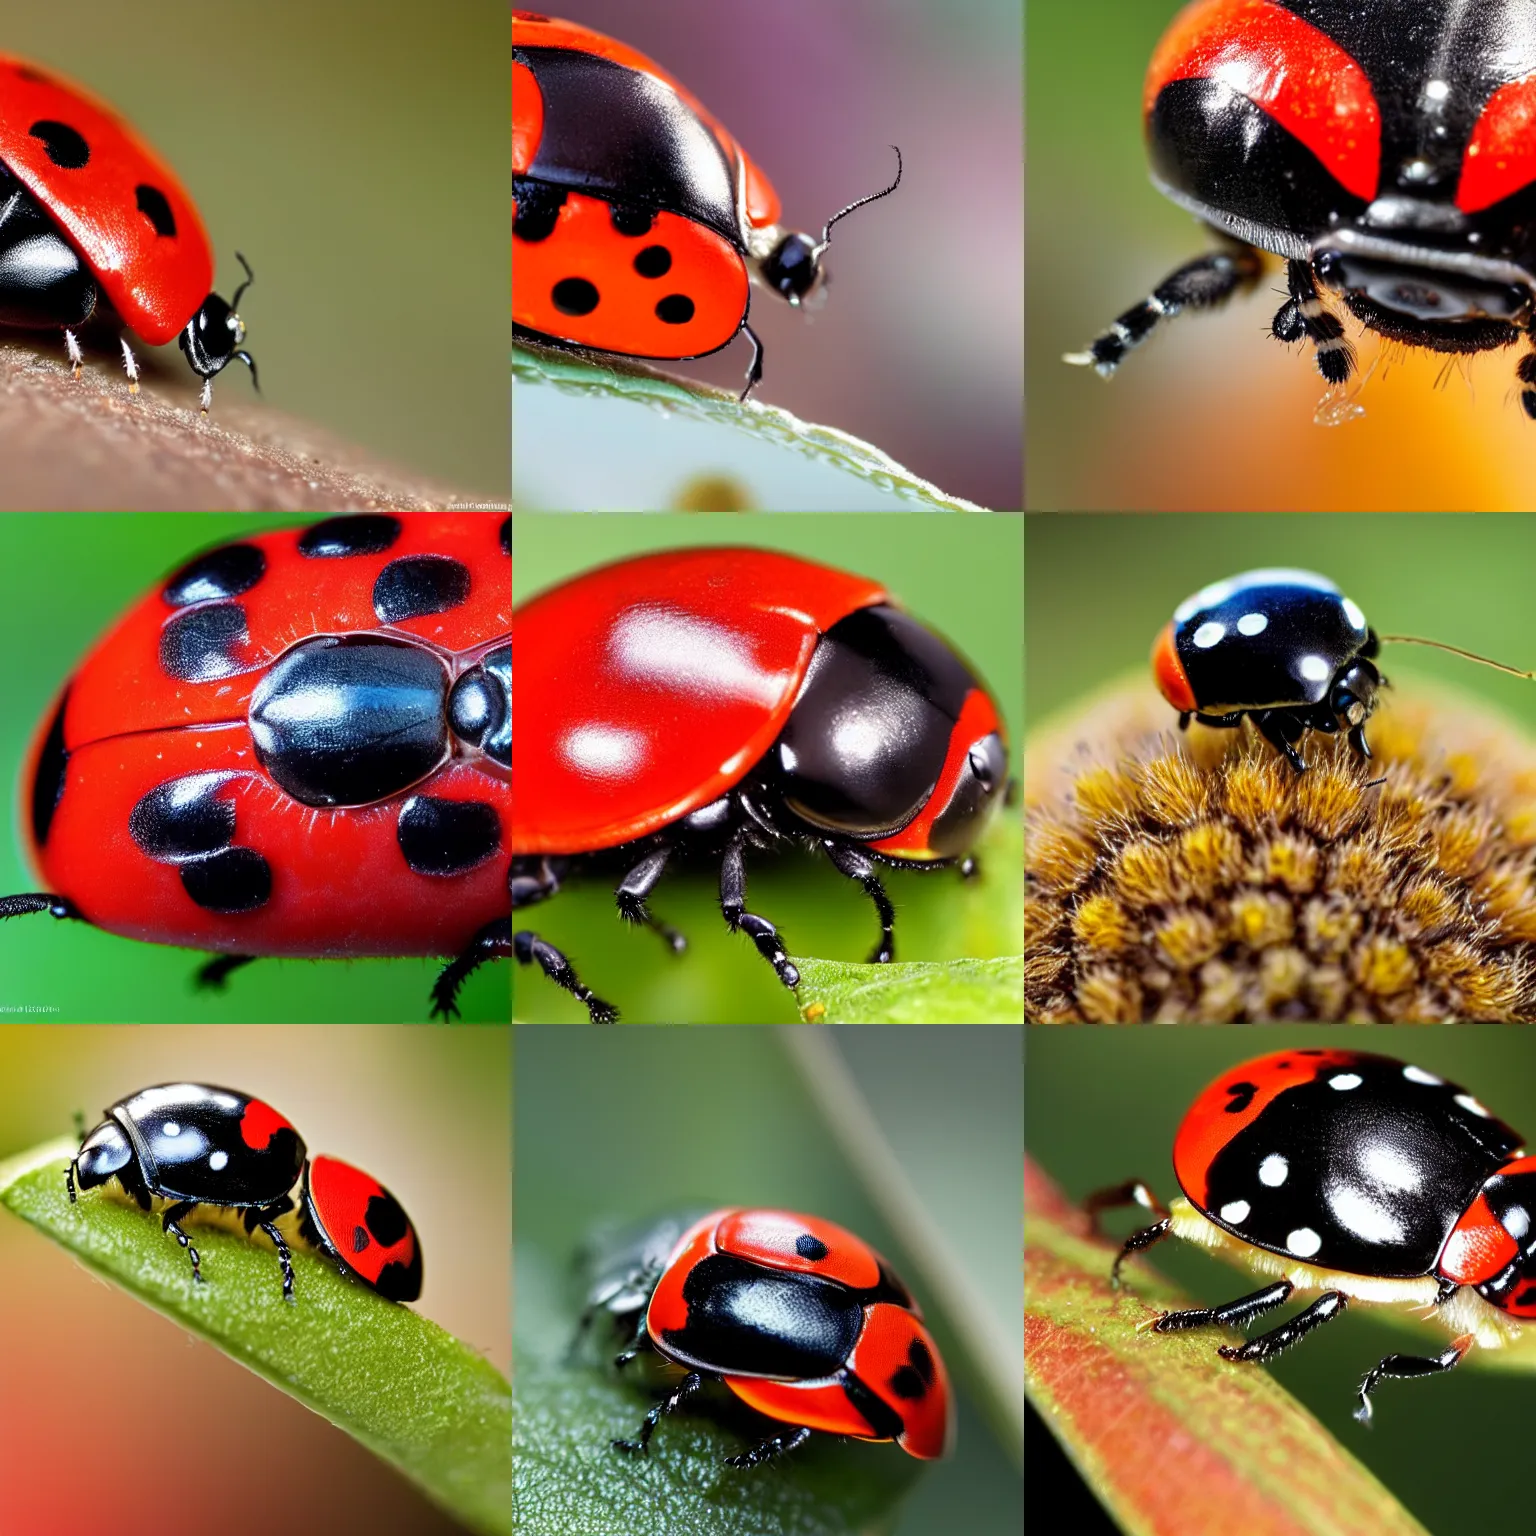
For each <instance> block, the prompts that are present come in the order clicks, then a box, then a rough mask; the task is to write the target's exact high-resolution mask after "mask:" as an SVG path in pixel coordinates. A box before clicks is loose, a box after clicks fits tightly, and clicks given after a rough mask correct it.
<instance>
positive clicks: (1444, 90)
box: [1424, 80, 1451, 101]
mask: <svg viewBox="0 0 1536 1536" xmlns="http://www.w3.org/2000/svg"><path fill="white" fill-rule="evenodd" d="M1450 94H1451V87H1450V85H1449V83H1448V82H1447V81H1444V80H1426V81H1425V82H1424V99H1425V101H1444V100H1445V99H1446V98H1447V97H1448V96H1449V95H1450Z"/></svg>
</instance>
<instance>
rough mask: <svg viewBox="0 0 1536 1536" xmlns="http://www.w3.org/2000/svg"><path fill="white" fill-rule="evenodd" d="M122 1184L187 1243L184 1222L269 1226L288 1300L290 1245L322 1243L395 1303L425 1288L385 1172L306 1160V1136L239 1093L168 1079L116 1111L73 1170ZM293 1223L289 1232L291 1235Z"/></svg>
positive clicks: (86, 1184)
mask: <svg viewBox="0 0 1536 1536" xmlns="http://www.w3.org/2000/svg"><path fill="white" fill-rule="evenodd" d="M109 1183H115V1184H116V1186H117V1190H118V1191H119V1192H120V1193H121V1194H123V1195H124V1196H126V1197H127V1198H128V1199H130V1200H132V1201H133V1203H134V1204H136V1205H137V1206H138V1207H139V1208H140V1209H141V1210H145V1211H149V1210H153V1211H155V1212H156V1213H157V1214H158V1215H159V1216H160V1224H161V1226H162V1228H163V1229H164V1230H165V1231H166V1232H168V1233H169V1234H170V1235H171V1236H172V1237H174V1238H175V1239H176V1241H177V1242H178V1243H180V1244H181V1246H182V1247H183V1248H184V1249H185V1250H186V1252H187V1256H188V1257H189V1258H190V1260H191V1262H192V1280H193V1283H194V1284H195V1285H200V1284H202V1283H203V1268H202V1258H201V1255H199V1253H198V1251H197V1249H196V1248H195V1247H194V1246H193V1245H192V1242H191V1241H190V1239H189V1238H188V1237H187V1234H186V1232H185V1231H184V1230H183V1228H182V1225H181V1223H182V1222H184V1221H187V1220H188V1219H189V1218H190V1219H196V1220H201V1221H204V1222H207V1223H209V1224H219V1223H220V1221H221V1220H222V1221H224V1222H230V1221H232V1222H233V1224H234V1225H235V1226H236V1227H237V1229H238V1230H243V1231H244V1232H245V1233H246V1234H252V1233H255V1232H257V1231H260V1232H263V1233H265V1234H266V1236H267V1237H268V1238H269V1239H270V1241H271V1243H272V1245H273V1247H274V1248H276V1250H277V1258H278V1263H279V1265H280V1266H281V1267H282V1274H283V1299H284V1300H285V1301H292V1300H293V1298H294V1280H293V1260H292V1258H291V1256H290V1250H289V1244H290V1243H293V1244H296V1245H297V1246H299V1247H301V1248H306V1249H313V1250H314V1251H316V1252H318V1253H321V1254H324V1255H325V1256H326V1257H327V1258H328V1259H330V1260H331V1262H332V1263H334V1264H335V1265H337V1267H338V1268H339V1269H340V1270H341V1271H342V1273H343V1274H345V1275H348V1276H349V1277H351V1278H352V1279H354V1280H357V1281H359V1282H361V1283H362V1284H364V1285H366V1286H368V1287H369V1289H370V1290H374V1291H377V1292H378V1293H379V1294H380V1295H381V1296H384V1297H387V1298H388V1299H389V1300H391V1301H415V1300H416V1299H417V1297H419V1296H420V1295H421V1275H422V1264H421V1245H420V1243H419V1242H418V1240H417V1237H416V1229H415V1228H414V1227H413V1226H412V1225H411V1220H410V1218H409V1217H408V1216H407V1215H406V1214H405V1211H404V1209H403V1208H402V1207H401V1205H400V1202H399V1201H398V1200H396V1199H395V1197H394V1196H393V1195H392V1194H390V1192H389V1191H388V1190H387V1189H385V1188H384V1186H383V1185H382V1184H380V1183H379V1182H378V1181H377V1180H376V1179H374V1178H372V1177H371V1176H370V1175H368V1174H366V1173H363V1172H362V1171H361V1170H359V1169H357V1168H354V1167H352V1166H351V1165H350V1164H348V1163H343V1162H341V1161H340V1160H339V1159H337V1158H333V1157H316V1158H309V1159H307V1158H306V1157H305V1147H304V1142H303V1140H302V1138H301V1137H300V1136H299V1133H298V1131H296V1130H295V1129H294V1127H293V1126H292V1125H291V1124H290V1123H289V1122H288V1120H287V1119H285V1118H284V1117H283V1116H282V1115H281V1114H279V1113H278V1111H277V1110H275V1109H273V1108H272V1106H271V1105H270V1104H267V1103H265V1102H264V1101H263V1100H261V1099H257V1098H252V1097H251V1096H250V1095H249V1094H245V1093H240V1092H238V1091H236V1090H235V1089H232V1088H218V1087H212V1086H210V1085H208V1084H205V1083H162V1084H160V1085H158V1086H156V1087H153V1088H142V1089H140V1090H139V1092H137V1093H135V1094H131V1095H130V1096H129V1097H128V1098H126V1099H120V1100H119V1101H118V1102H117V1103H116V1104H113V1105H111V1106H110V1107H109V1108H108V1109H107V1111H106V1118H105V1119H103V1120H102V1122H101V1124H100V1125H98V1126H97V1127H96V1128H95V1129H94V1130H93V1131H91V1132H90V1134H89V1135H87V1136H85V1137H83V1138H82V1140H81V1143H80V1150H79V1152H78V1153H77V1154H76V1155H75V1157H74V1159H73V1160H72V1161H71V1162H70V1164H69V1167H68V1168H67V1169H66V1170H65V1173H64V1184H65V1188H66V1189H67V1190H68V1192H69V1200H70V1204H71V1205H74V1204H76V1203H77V1198H76V1193H75V1192H76V1189H77V1188H78V1189H79V1190H81V1191H85V1190H90V1189H96V1188H98V1187H100V1186H104V1185H107V1184H109ZM285 1230H286V1237H285Z"/></svg>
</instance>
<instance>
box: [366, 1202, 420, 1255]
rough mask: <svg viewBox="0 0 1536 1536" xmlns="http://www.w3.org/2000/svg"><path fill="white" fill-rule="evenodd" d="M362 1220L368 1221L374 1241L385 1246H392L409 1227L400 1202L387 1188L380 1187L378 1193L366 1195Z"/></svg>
mask: <svg viewBox="0 0 1536 1536" xmlns="http://www.w3.org/2000/svg"><path fill="white" fill-rule="evenodd" d="M363 1220H364V1221H365V1222H367V1223H368V1230H369V1231H370V1232H371V1233H373V1237H374V1241H375V1242H377V1243H379V1244H381V1245H382V1246H383V1247H385V1248H393V1247H394V1246H395V1244H396V1243H398V1242H399V1241H400V1239H401V1238H402V1237H404V1236H405V1234H406V1233H407V1232H409V1231H410V1229H411V1224H410V1222H408V1221H407V1220H406V1219H405V1211H404V1209H403V1208H402V1206H401V1204H400V1202H399V1201H398V1200H396V1199H395V1197H394V1196H393V1195H392V1194H390V1192H389V1191H388V1190H387V1189H381V1190H380V1191H379V1192H378V1194H376V1195H370V1196H369V1197H368V1209H367V1210H366V1211H365V1212H364V1213H363Z"/></svg>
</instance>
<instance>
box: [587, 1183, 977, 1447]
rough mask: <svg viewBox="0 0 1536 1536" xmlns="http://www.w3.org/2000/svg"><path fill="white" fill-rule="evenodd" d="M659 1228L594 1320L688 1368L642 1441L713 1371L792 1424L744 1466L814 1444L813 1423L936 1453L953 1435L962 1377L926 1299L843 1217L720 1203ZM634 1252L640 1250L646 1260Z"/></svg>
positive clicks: (624, 1357) (601, 1289) (614, 1281)
mask: <svg viewBox="0 0 1536 1536" xmlns="http://www.w3.org/2000/svg"><path fill="white" fill-rule="evenodd" d="M680 1228H681V1223H680V1222H676V1221H673V1222H668V1223H663V1224H662V1225H660V1226H658V1227H657V1228H656V1229H655V1230H654V1231H652V1232H650V1233H647V1234H646V1235H645V1237H644V1238H642V1239H641V1241H640V1242H639V1243H638V1244H636V1246H635V1249H634V1251H633V1253H632V1254H629V1255H626V1256H625V1257H624V1259H623V1261H622V1264H621V1265H620V1267H621V1268H624V1269H625V1272H624V1273H623V1274H622V1275H619V1274H613V1275H610V1276H605V1277H604V1278H603V1279H601V1280H600V1281H599V1283H598V1284H597V1285H596V1286H595V1287H594V1289H593V1292H592V1294H591V1295H590V1296H589V1298H588V1307H587V1311H586V1313H585V1314H584V1315H583V1318H582V1324H583V1327H585V1325H586V1324H587V1323H588V1322H589V1321H590V1320H591V1318H592V1316H593V1315H595V1313H597V1312H599V1311H604V1312H607V1313H609V1314H610V1315H611V1316H612V1317H614V1318H615V1319H617V1320H619V1321H620V1322H621V1323H623V1324H625V1325H626V1327H628V1328H632V1329H633V1330H634V1339H635V1342H634V1344H633V1345H632V1346H631V1347H630V1348H629V1349H627V1350H625V1352H624V1353H623V1354H621V1355H619V1356H618V1358H617V1359H616V1360H615V1362H614V1363H615V1364H616V1365H618V1366H621V1367H622V1366H624V1365H627V1364H628V1363H629V1362H630V1361H631V1360H633V1359H635V1357H636V1356H637V1355H639V1354H641V1353H642V1352H643V1351H650V1352H653V1353H654V1354H656V1355H658V1356H660V1358H661V1359H662V1361H664V1362H666V1363H667V1364H669V1365H674V1366H680V1367H682V1368H683V1369H684V1370H685V1371H687V1373H688V1374H687V1375H686V1376H684V1377H683V1380H682V1382H681V1383H680V1384H679V1385H678V1387H677V1388H676V1390H675V1391H673V1392H672V1393H671V1394H670V1395H669V1396H668V1397H667V1398H666V1399H665V1400H664V1401H663V1402H660V1403H658V1404H657V1405H656V1407H654V1408H652V1409H651V1411H650V1412H649V1413H648V1414H646V1416H645V1422H644V1424H643V1425H642V1426H641V1428H640V1434H639V1438H638V1439H636V1440H615V1441H614V1442H613V1444H614V1445H615V1446H616V1447H617V1448H618V1449H620V1450H624V1451H632V1452H643V1451H645V1450H646V1449H647V1448H648V1447H649V1445H650V1440H651V1435H652V1434H653V1433H654V1432H655V1429H656V1425H657V1423H658V1422H659V1421H660V1419H661V1416H662V1415H663V1414H666V1413H671V1412H672V1411H673V1410H674V1409H676V1408H677V1407H679V1406H680V1405H681V1404H682V1402H683V1401H684V1400H685V1399H686V1398H687V1397H689V1396H690V1395H691V1394H692V1393H694V1392H696V1391H698V1390H699V1388H700V1387H702V1386H703V1385H704V1383H705V1382H706V1381H720V1382H723V1383H724V1384H725V1386H726V1387H728V1388H729V1389H730V1391H731V1392H732V1393H734V1394H735V1395H736V1396H737V1397H739V1398H740V1399H741V1400H742V1402H744V1403H746V1404H747V1405H748V1406H749V1407H751V1408H755V1409H756V1410H757V1411H758V1412H759V1413H761V1414H763V1415H764V1416H765V1417H767V1418H770V1419H774V1420H777V1421H778V1422H779V1423H781V1424H788V1425H791V1426H793V1427H792V1428H790V1429H788V1430H786V1431H781V1432H780V1433H778V1434H776V1435H773V1436H771V1437H769V1438H768V1439H765V1440H763V1441H761V1442H760V1443H759V1444H757V1445H755V1446H753V1447H752V1449H751V1450H749V1451H747V1452H745V1453H744V1454H743V1455H740V1456H728V1457H727V1458H726V1464H727V1465H728V1466H732V1467H754V1466H756V1465H757V1464H758V1463H759V1462H762V1461H766V1460H768V1459H769V1458H770V1457H773V1456H779V1455H782V1454H784V1453H785V1452H786V1451H792V1450H794V1449H795V1448H796V1447H797V1446H800V1445H803V1444H804V1443H805V1441H806V1440H808V1439H809V1438H810V1435H811V1431H812V1430H821V1431H823V1432H824V1433H826V1434H832V1435H848V1436H851V1437H852V1438H854V1439H857V1440H894V1441H895V1442H896V1443H897V1444H898V1445H899V1446H900V1447H901V1448H902V1450H904V1451H906V1452H907V1454H908V1455H910V1456H916V1457H918V1458H919V1459H920V1460H923V1461H931V1460H934V1459H936V1458H937V1457H940V1456H944V1455H947V1454H948V1452H949V1451H950V1449H951V1448H952V1446H953V1444H954V1432H955V1425H954V1409H953V1400H952V1398H951V1395H950V1388H949V1377H948V1376H947V1375H946V1374H945V1370H944V1362H943V1360H942V1359H941V1358H940V1356H939V1350H938V1346H937V1345H936V1344H935V1343H934V1342H933V1336H932V1335H931V1334H930V1333H929V1332H928V1330H927V1328H926V1327H924V1325H923V1314H922V1309H921V1308H920V1307H919V1306H918V1305H917V1303H916V1302H915V1301H913V1299H912V1297H911V1296H910V1294H909V1293H908V1291H907V1289H906V1287H905V1286H904V1285H903V1284H902V1283H901V1281H900V1280H899V1279H898V1278H897V1277H896V1275H895V1274H894V1273H893V1272H892V1270H891V1267H890V1265H889V1264H887V1263H886V1261H885V1260H884V1259H883V1258H881V1256H880V1255H879V1254H878V1253H876V1252H875V1250H874V1249H873V1248H871V1247H870V1246H869V1244H868V1243H866V1242H864V1241H863V1240H862V1239H861V1238H858V1237H855V1236H854V1235H853V1233H851V1232H849V1231H847V1230H846V1229H845V1228H843V1227H839V1226H836V1225H834V1224H833V1223H832V1222H830V1221H823V1220H821V1219H820V1218H819V1217H815V1216H799V1215H796V1214H795V1213H794V1212H792V1211H765V1210H720V1211H715V1212H713V1213H712V1214H710V1215H708V1216H705V1217H703V1218H702V1219H701V1220H699V1221H696V1222H694V1223H693V1225H692V1226H689V1227H688V1228H687V1230H686V1231H680ZM635 1261H638V1264H636V1262H635Z"/></svg>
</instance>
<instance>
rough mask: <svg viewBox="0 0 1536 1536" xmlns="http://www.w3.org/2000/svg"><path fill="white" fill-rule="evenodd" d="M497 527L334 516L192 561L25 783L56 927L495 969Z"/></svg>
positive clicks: (47, 745)
mask: <svg viewBox="0 0 1536 1536" xmlns="http://www.w3.org/2000/svg"><path fill="white" fill-rule="evenodd" d="M511 521H512V520H511V518H510V517H508V516H497V515H495V514H487V513H475V512H458V513H441V514H436V513H414V514H409V515H398V516H381V515H369V516H360V517H339V518H331V519H328V520H327V521H325V522H321V523H317V524H314V525H313V526H311V527H308V528H290V529H285V530H283V531H282V532H278V533H268V534H262V535H259V536H257V537H253V538H248V539H242V540H240V541H238V542H236V543H233V544H225V545H223V546H221V547H220V548H217V549H214V550H212V551H210V552H208V553H207V554H203V555H200V556H198V557H197V558H196V559H195V560H193V561H192V562H191V563H190V564H188V565H186V566H184V567H183V568H182V569H181V570H179V571H177V572H176V573H175V574H174V575H172V576H171V577H170V578H169V579H168V580H167V581H166V582H165V583H164V584H163V585H162V586H161V587H159V588H158V589H157V590H156V591H155V592H153V593H151V594H150V595H149V596H148V597H146V598H144V599H143V601H141V602H140V603H138V604H137V605H136V606H135V607H133V608H132V609H130V610H129V612H128V613H127V614H126V615H125V616H124V617H123V618H122V619H121V620H120V621H119V622H118V624H117V625H116V626H115V627H114V628H113V629H112V630H111V631H109V633H108V634H107V635H106V636H105V638H104V639H103V640H102V641H101V643H100V644H99V645H98V646H97V647H96V649H95V650H94V651H93V652H92V653H91V654H90V655H89V656H88V657H87V658H86V659H85V661H84V662H83V663H82V664H81V666H80V667H79V669H78V670H77V671H76V673H75V675H74V677H73V678H71V679H70V681H69V683H68V684H67V685H66V686H65V688H64V691H63V693H62V695H61V696H60V698H59V701H58V703H57V704H56V705H55V707H54V708H53V710H52V711H51V712H50V714H49V716H48V718H47V719H46V721H45V722H44V723H43V725H42V727H41V728H40V730H39V731H38V734H37V737H36V740H35V742H34V744H33V747H32V750H31V755H30V759H29V763H28V768H27V772H26V775H25V779H24V785H23V795H22V800H23V815H24V821H25V824H26V826H27V830H28V833H29V842H30V849H31V855H32V862H33V864H34V865H35V866H36V868H37V869H38V870H39V872H40V873H41V875H42V878H43V880H44V881H45V882H46V883H47V887H48V890H47V893H45V894H44V893H40V894H27V895H20V896H9V897H5V898H3V899H0V918H3V917H15V916H17V915H20V914H23V913H29V912H39V911H48V912H51V913H52V914H53V916H55V917H72V918H79V919H82V920H83V921H85V922H89V923H94V924H95V925H96V926H97V927H100V928H105V929H107V930H108V931H109V932H112V933H119V934H123V935H125V936H127V937H129V938H135V939H144V940H147V941H149V942H151V943H157V944H184V945H189V946H194V947H197V948H202V949H211V950H216V951H219V952H220V953H221V958H220V959H217V960H215V961H213V962H212V963H211V964H210V965H208V966H207V967H205V968H204V971H203V973H202V978H201V979H202V980H203V981H205V982H211V983H214V984H217V983H219V982H221V981H222V980H223V978H224V977H225V976H226V975H227V974H228V973H229V971H231V970H232V969H233V968H234V967H236V966H238V965H240V964H242V963H244V962H245V961H246V960H248V959H250V958H252V957H253V956H257V955H311V956H336V957H339V956H358V955H449V956H452V957H454V958H453V959H452V960H451V961H450V962H449V964H448V965H447V966H445V967H444V969H443V971H442V973H441V974H440V976H439V977H438V980H437V983H436V985H435V986H434V988H433V992H432V1003H433V1013H434V1014H443V1015H447V1016H451V1015H452V1014H453V1013H454V1012H455V1001H454V1000H455V996H456V994H457V992H458V989H459V986H460V984H461V983H462V982H463V981H464V979H465V978H466V977H467V976H468V975H469V974H470V973H471V972H472V971H474V970H475V969H476V968H477V967H478V966H480V965H481V964H483V963H484V962H485V961H487V960H490V959H493V958H497V957H505V956H506V955H508V954H510V953H511V918H510V916H509V915H508V900H507V885H508V865H509V859H510V854H509V851H508V844H509V842H510V825H509V804H508V802H509V799H510V795H509V792H508V778H509V775H510V772H511V754H512V748H511V706H510V702H509V695H510V693H511V687H512V681H511V671H512V655H511V648H510V637H509V628H510V622H511V616H510V612H509V609H510V599H511V588H510V577H509V574H508V572H509V562H510V559H511V537H512V533H511Z"/></svg>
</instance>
